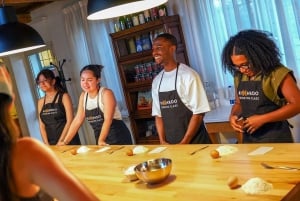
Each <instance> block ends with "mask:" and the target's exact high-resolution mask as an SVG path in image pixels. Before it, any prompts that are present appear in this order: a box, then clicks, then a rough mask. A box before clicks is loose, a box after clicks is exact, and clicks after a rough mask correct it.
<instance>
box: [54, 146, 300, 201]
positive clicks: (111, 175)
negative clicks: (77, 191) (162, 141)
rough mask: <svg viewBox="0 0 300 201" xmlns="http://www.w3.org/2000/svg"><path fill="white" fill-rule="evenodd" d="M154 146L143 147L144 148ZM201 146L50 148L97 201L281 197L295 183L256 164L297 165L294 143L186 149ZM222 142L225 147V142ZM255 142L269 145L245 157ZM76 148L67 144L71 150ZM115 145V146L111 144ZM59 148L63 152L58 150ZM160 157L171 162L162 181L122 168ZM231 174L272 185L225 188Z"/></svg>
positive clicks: (291, 174)
mask: <svg viewBox="0 0 300 201" xmlns="http://www.w3.org/2000/svg"><path fill="white" fill-rule="evenodd" d="M158 146H160V145H145V147H147V148H148V149H149V151H150V150H152V149H154V148H156V147H158ZM203 146H205V145H201V144H198V145H167V146H166V147H167V148H166V150H164V151H163V152H160V153H155V154H149V153H148V152H146V153H143V154H137V155H134V156H127V155H126V151H127V150H128V149H129V148H133V147H134V145H127V146H125V147H124V148H123V149H120V150H117V151H115V152H114V153H112V154H109V153H106V152H100V153H99V152H96V150H99V149H100V148H101V147H97V146H88V147H89V148H90V150H89V151H88V152H87V153H82V154H77V155H72V154H71V152H70V148H72V146H51V149H52V150H53V151H54V152H55V154H56V155H57V156H58V157H59V158H60V159H61V161H62V162H63V163H64V165H65V166H66V167H67V168H68V169H69V170H70V171H71V172H72V173H74V174H75V175H76V176H77V177H78V178H79V179H80V180H81V181H82V182H83V183H85V184H86V185H87V186H88V188H90V189H91V190H92V191H93V192H94V193H95V194H96V195H97V196H98V197H99V198H100V199H101V200H103V201H105V200H107V201H114V200H116V201H120V200H122V201H136V200H143V201H153V200H158V201H160V200H172V201H177V200H178V201H182V200H207V201H210V200H218V201H227V200H243V201H252V200H253V201H257V200H263V201H276V200H281V199H282V197H283V196H284V195H286V194H287V193H288V192H289V191H290V190H291V189H292V188H293V187H294V186H295V184H296V183H298V182H300V174H299V172H300V171H293V170H280V169H265V168H263V167H262V166H261V165H260V163H261V162H266V163H269V164H271V165H286V166H294V167H300V161H299V153H298V152H299V150H300V144H297V143H293V144H233V145H230V146H232V147H235V148H237V150H238V151H237V152H235V153H233V154H230V155H225V156H222V157H220V158H218V159H212V158H211V157H210V152H211V151H212V150H214V149H216V148H218V147H219V146H221V145H217V144H211V145H209V147H208V148H206V149H203V150H201V151H199V152H197V153H196V154H194V155H190V154H189V153H190V152H192V151H194V150H196V149H198V148H200V147H203ZM227 146H228V145H227ZM260 146H267V147H273V149H272V150H271V151H269V152H267V153H265V154H264V155H256V156H250V155H248V153H249V152H251V151H253V150H255V149H256V148H258V147H260ZM78 147H79V146H73V148H74V149H77V148H78ZM111 147H112V148H115V147H116V146H111ZM64 150H65V151H64ZM160 157H166V158H170V159H172V161H173V163H172V164H173V167H172V170H171V174H170V176H169V177H168V178H167V180H165V181H164V182H162V183H160V184H156V185H147V184H145V183H143V182H141V181H139V180H138V181H134V182H129V181H128V180H127V179H126V177H125V176H124V175H123V171H124V170H125V169H126V168H128V167H129V166H131V165H136V164H138V163H141V162H144V161H146V160H148V159H154V158H160ZM230 176H236V177H238V179H239V184H240V185H243V184H244V183H245V182H246V181H247V180H249V179H250V178H254V177H259V178H261V179H264V180H265V181H267V182H269V183H271V184H272V185H273V189H272V190H270V191H267V192H264V193H263V194H258V195H249V194H246V193H245V192H244V191H243V190H242V188H237V189H234V190H231V189H230V188H229V187H228V186H227V179H228V178H229V177H230Z"/></svg>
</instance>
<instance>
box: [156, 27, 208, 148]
mask: <svg viewBox="0 0 300 201" xmlns="http://www.w3.org/2000/svg"><path fill="white" fill-rule="evenodd" d="M152 47H153V48H152V50H153V53H152V55H153V57H154V60H155V62H156V63H157V64H159V65H162V66H163V70H162V71H161V72H160V73H159V74H158V75H157V76H156V77H155V78H154V80H153V83H152V99H153V103H152V116H155V124H156V128H157V132H158V136H159V140H160V143H161V144H196V143H202V144H205V143H211V141H210V139H209V136H208V133H207V131H206V128H205V126H204V122H203V118H204V115H205V113H206V112H208V111H210V107H209V104H208V100H207V97H206V94H205V91H204V88H203V85H202V82H201V79H200V76H199V75H198V73H197V72H196V71H194V70H193V69H192V68H190V67H189V66H187V65H185V64H183V63H178V62H177V61H176V58H175V57H176V56H175V54H176V49H177V40H176V37H174V36H173V35H171V34H168V33H164V34H160V35H158V36H157V37H156V38H155V39H154V41H153V45H152Z"/></svg>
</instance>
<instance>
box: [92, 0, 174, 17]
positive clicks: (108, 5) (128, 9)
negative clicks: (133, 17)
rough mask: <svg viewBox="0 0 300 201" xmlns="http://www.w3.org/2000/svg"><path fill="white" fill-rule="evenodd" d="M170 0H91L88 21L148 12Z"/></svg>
mask: <svg viewBox="0 0 300 201" xmlns="http://www.w3.org/2000/svg"><path fill="white" fill-rule="evenodd" d="M167 1H168V0H89V1H88V6H87V7H88V8H87V10H88V17H87V19H88V20H101V19H108V18H113V17H119V16H123V15H128V14H131V13H137V12H140V11H143V10H147V9H150V8H153V7H156V6H159V5H161V4H164V3H166V2H167Z"/></svg>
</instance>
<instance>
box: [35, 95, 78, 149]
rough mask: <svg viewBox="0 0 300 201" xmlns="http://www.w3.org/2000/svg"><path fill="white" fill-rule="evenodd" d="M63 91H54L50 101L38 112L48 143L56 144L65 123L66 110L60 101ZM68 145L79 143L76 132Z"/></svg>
mask: <svg viewBox="0 0 300 201" xmlns="http://www.w3.org/2000/svg"><path fill="white" fill-rule="evenodd" d="M63 95H64V94H63V93H58V92H57V93H56V95H55V97H54V99H53V101H52V103H47V104H45V100H46V99H44V105H43V107H42V110H41V112H40V118H41V120H42V122H43V123H44V124H45V130H46V133H47V138H48V142H49V144H50V145H56V144H57V142H58V140H59V138H60V135H61V133H62V132H63V130H64V127H65V125H66V123H67V117H66V111H65V107H64V104H63V102H62V98H63ZM69 144H70V145H79V144H80V139H79V136H78V134H76V135H75V136H74V138H73V139H72V140H71V142H70V143H69Z"/></svg>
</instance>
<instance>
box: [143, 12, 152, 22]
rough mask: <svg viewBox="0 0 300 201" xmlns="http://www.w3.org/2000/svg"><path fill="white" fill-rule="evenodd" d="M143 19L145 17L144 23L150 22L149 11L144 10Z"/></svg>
mask: <svg viewBox="0 0 300 201" xmlns="http://www.w3.org/2000/svg"><path fill="white" fill-rule="evenodd" d="M144 17H145V22H150V21H151V15H150V11H149V10H144Z"/></svg>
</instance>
